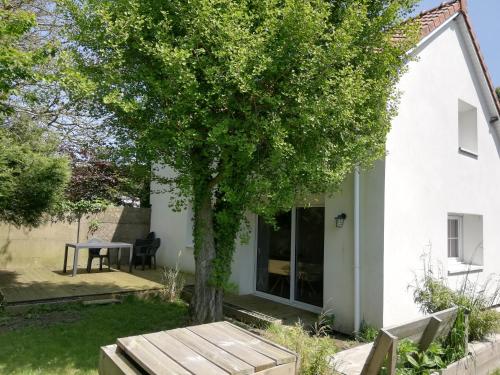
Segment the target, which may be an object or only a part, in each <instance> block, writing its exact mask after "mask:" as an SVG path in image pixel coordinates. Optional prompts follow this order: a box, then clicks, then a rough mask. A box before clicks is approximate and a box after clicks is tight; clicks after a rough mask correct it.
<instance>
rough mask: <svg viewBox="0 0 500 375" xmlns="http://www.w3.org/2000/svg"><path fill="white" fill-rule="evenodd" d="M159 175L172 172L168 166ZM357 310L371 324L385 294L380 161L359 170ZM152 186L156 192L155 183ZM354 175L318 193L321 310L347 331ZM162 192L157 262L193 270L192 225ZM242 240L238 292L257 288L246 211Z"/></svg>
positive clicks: (157, 207) (157, 202) (155, 200)
mask: <svg viewBox="0 0 500 375" xmlns="http://www.w3.org/2000/svg"><path fill="white" fill-rule="evenodd" d="M161 173H162V174H163V175H171V174H172V171H171V170H169V169H168V168H166V169H163V170H162V172H161ZM360 181H361V194H360V198H361V206H362V208H361V210H362V212H361V214H362V220H361V310H362V318H363V319H364V320H365V321H366V322H367V323H369V324H372V325H381V323H382V311H383V309H382V301H383V299H382V296H383V292H382V290H383V272H382V271H383V225H384V220H383V205H384V162H383V161H380V162H378V163H377V164H376V165H375V168H374V169H372V170H370V171H365V172H362V173H361V178H360ZM152 190H153V191H157V192H160V191H161V187H160V186H158V185H156V186H153V188H152ZM353 191H354V178H353V176H352V175H351V176H349V177H348V178H347V179H346V181H345V182H344V183H343V185H342V187H341V189H340V191H339V192H337V193H335V194H333V195H326V196H325V197H324V199H323V198H318V199H317V201H318V202H323V201H324V206H325V228H324V230H325V247H324V288H323V301H324V310H326V311H328V312H330V313H333V314H335V321H336V329H337V330H339V331H342V332H346V333H351V332H352V331H353V328H354V282H353V281H354V272H353V264H354V263H353V262H354V257H353V247H354V220H353V218H354V204H353V203H354V194H353ZM169 202H170V195H169V193H166V192H164V191H163V192H161V193H157V194H152V196H151V203H152V212H151V230H153V231H155V232H156V234H157V235H158V236H159V237H161V238H162V246H161V248H160V250H159V252H158V262H159V264H162V265H171V266H172V265H174V264H175V263H176V262H178V264H179V267H180V269H182V270H184V271H187V272H194V257H193V249H192V246H190V242H191V241H190V235H189V231H190V230H191V224H190V219H189V217H188V216H189V213H188V211H187V210H181V211H180V212H174V211H173V210H172V208H171V207H170V206H169ZM341 213H345V214H346V215H347V219H346V220H345V222H344V226H343V227H342V228H337V227H336V226H335V216H337V215H339V214H341ZM247 221H248V224H249V227H248V228H246V231H245V234H246V235H245V236H244V237H245V239H246V241H245V242H243V241H240V240H238V242H237V246H236V252H235V255H234V257H233V264H232V274H231V280H230V281H231V282H232V283H233V284H234V285H235V286H236V287H237V292H238V293H239V294H250V293H254V292H255V268H256V246H257V245H256V243H257V232H256V227H257V217H256V216H255V215H253V214H248V216H247Z"/></svg>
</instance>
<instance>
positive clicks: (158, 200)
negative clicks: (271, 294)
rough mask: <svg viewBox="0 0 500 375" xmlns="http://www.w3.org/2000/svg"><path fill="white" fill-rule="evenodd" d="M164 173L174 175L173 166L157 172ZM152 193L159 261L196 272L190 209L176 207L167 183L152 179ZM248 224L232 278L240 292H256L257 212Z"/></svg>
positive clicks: (235, 255) (236, 256)
mask: <svg viewBox="0 0 500 375" xmlns="http://www.w3.org/2000/svg"><path fill="white" fill-rule="evenodd" d="M158 173H159V174H160V175H161V176H172V175H173V173H174V172H173V171H172V169H170V168H168V167H165V168H163V169H162V170H161V171H159V172H158ZM151 190H152V192H153V193H152V194H151V230H152V231H154V232H156V235H157V236H158V237H160V238H161V239H162V244H161V246H160V248H159V249H158V254H157V261H158V264H160V265H168V266H174V265H176V264H178V266H179V269H181V270H182V271H185V272H189V273H194V270H195V265H194V251H193V250H194V249H193V244H192V233H191V231H192V219H191V216H190V214H189V211H188V210H187V209H181V210H180V211H177V210H174V209H173V208H172V205H171V203H173V202H174V201H173V200H172V199H171V198H172V195H171V193H169V192H166V191H164V187H162V186H161V185H159V184H158V183H153V185H152V188H151ZM247 221H248V224H249V227H248V228H246V230H245V234H247V235H244V236H242V238H240V239H238V242H237V246H236V251H235V254H234V257H233V263H232V267H231V269H232V273H231V279H230V282H231V283H232V284H233V286H235V287H236V288H237V290H236V291H237V292H238V293H240V294H249V293H252V292H253V279H254V276H253V275H254V272H255V261H254V259H255V258H254V257H255V253H254V249H255V239H256V235H255V231H254V227H255V224H256V217H255V215H251V214H249V215H248V216H247Z"/></svg>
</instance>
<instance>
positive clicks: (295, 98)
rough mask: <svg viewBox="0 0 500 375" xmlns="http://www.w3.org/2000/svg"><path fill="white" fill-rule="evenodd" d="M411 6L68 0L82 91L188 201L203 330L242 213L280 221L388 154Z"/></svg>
mask: <svg viewBox="0 0 500 375" xmlns="http://www.w3.org/2000/svg"><path fill="white" fill-rule="evenodd" d="M413 2H414V1H412V0H370V1H368V0H338V1H327V0H191V1H183V0H171V1H156V0H114V1H109V0H108V1H103V0H65V1H64V2H63V3H64V11H65V15H66V16H67V20H68V24H70V25H71V27H70V28H69V30H68V36H67V37H68V40H71V41H72V43H73V51H72V52H73V53H72V55H71V57H70V59H71V61H70V62H71V64H73V66H74V67H75V68H74V69H69V70H68V73H67V75H66V76H65V77H66V78H65V79H66V80H67V82H68V84H69V85H70V86H71V87H72V88H73V90H74V91H73V93H74V94H75V95H77V96H78V97H84V96H87V97H90V98H92V99H93V100H94V104H95V106H94V108H93V111H94V113H95V114H96V115H98V116H101V117H103V118H104V117H105V118H106V121H107V122H108V124H110V125H111V126H113V127H115V128H117V129H120V130H121V131H122V133H121V134H122V137H121V139H122V140H126V141H127V144H128V145H133V146H134V147H136V149H137V152H139V153H140V154H141V155H144V156H147V158H148V159H149V160H151V161H152V162H154V163H156V165H158V166H159V167H161V166H168V167H170V168H172V169H173V171H174V172H175V174H174V175H173V176H172V178H168V179H167V178H164V179H162V182H164V183H165V184H168V186H169V187H170V189H171V191H173V192H175V193H176V195H175V197H176V201H175V202H173V204H179V205H182V204H185V202H186V201H191V202H192V203H193V207H194V238H195V265H196V272H195V278H196V283H195V291H194V296H193V299H192V301H191V312H192V318H193V320H194V321H195V322H199V323H202V322H208V321H213V320H218V319H221V317H222V298H223V291H224V287H225V286H226V285H227V281H228V278H229V276H230V266H231V259H232V256H233V251H234V248H235V240H236V238H237V235H238V233H239V231H240V230H242V224H243V223H244V217H245V213H246V212H248V211H252V212H254V213H257V214H259V215H262V216H263V217H265V218H267V219H268V220H272V217H273V215H274V214H275V213H277V212H279V211H281V210H288V209H290V208H291V207H292V206H293V205H294V202H296V200H297V199H301V200H307V198H308V197H309V196H310V195H312V194H316V193H322V192H334V191H336V190H337V189H338V188H339V185H340V184H341V182H342V181H343V180H344V178H345V177H346V175H348V174H349V173H351V172H352V171H353V169H354V168H355V166H361V167H364V166H369V165H370V164H371V163H372V162H373V161H374V160H376V159H379V158H380V157H382V156H383V155H384V150H385V139H386V134H387V132H388V130H389V127H390V121H391V118H392V116H393V115H394V113H395V109H396V99H397V93H396V91H395V84H396V82H397V81H398V78H399V77H400V75H401V74H402V70H403V67H404V65H405V59H406V52H407V51H408V50H409V48H410V47H411V45H412V42H413V40H414V38H413V37H410V36H409V35H410V34H413V33H411V32H410V31H411V30H412V25H411V24H410V23H402V20H403V19H404V18H405V17H406V15H407V14H408V12H409V11H410V10H411V8H412V4H413ZM395 33H397V34H399V35H402V34H404V35H408V37H405V38H394V35H395ZM71 64H68V67H69V66H70V65H71Z"/></svg>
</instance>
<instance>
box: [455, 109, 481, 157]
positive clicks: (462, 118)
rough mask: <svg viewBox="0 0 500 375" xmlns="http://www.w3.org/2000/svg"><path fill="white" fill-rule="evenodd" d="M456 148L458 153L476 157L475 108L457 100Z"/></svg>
mask: <svg viewBox="0 0 500 375" xmlns="http://www.w3.org/2000/svg"><path fill="white" fill-rule="evenodd" d="M458 150H459V152H460V153H462V154H464V155H467V156H472V157H477V156H478V145H477V108H476V107H474V106H472V105H470V104H468V103H466V102H464V101H462V100H458Z"/></svg>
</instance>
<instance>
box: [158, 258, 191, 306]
mask: <svg viewBox="0 0 500 375" xmlns="http://www.w3.org/2000/svg"><path fill="white" fill-rule="evenodd" d="M185 282H186V279H185V277H184V275H183V274H182V272H181V271H180V270H179V266H178V264H176V265H175V267H174V268H170V267H163V273H162V284H163V289H162V290H161V296H162V298H163V299H164V300H165V301H168V302H174V301H176V300H178V299H179V298H180V297H181V293H182V289H183V288H184V284H185Z"/></svg>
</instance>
